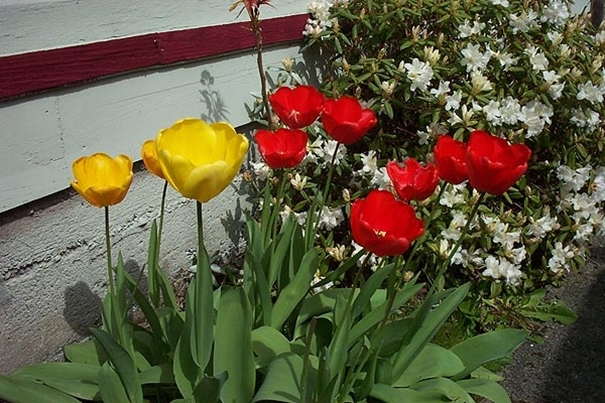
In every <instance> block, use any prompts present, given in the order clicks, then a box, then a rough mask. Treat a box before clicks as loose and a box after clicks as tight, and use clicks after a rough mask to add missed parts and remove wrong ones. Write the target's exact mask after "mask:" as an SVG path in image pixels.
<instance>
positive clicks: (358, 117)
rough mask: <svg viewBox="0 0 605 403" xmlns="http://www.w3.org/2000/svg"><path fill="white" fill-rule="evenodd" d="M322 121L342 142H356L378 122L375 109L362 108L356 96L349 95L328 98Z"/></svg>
mask: <svg viewBox="0 0 605 403" xmlns="http://www.w3.org/2000/svg"><path fill="white" fill-rule="evenodd" d="M321 121H322V123H323V125H324V129H326V133H328V134H329V135H330V136H331V137H332V138H333V139H334V140H336V141H338V142H339V143H342V144H352V143H354V142H356V141H357V140H359V139H360V138H362V137H363V136H364V135H365V134H366V133H367V132H368V131H369V130H370V129H371V128H372V127H374V126H375V125H376V122H377V120H376V115H375V114H374V111H372V110H371V109H364V108H362V107H361V104H360V103H359V101H358V100H357V99H356V98H353V97H348V96H344V97H342V98H340V99H338V100H336V99H328V100H327V101H326V102H325V103H324V109H323V113H322V115H321Z"/></svg>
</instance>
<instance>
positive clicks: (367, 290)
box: [351, 264, 395, 318]
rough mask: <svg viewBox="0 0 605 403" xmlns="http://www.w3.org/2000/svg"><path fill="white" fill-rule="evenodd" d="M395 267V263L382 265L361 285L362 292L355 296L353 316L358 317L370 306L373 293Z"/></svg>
mask: <svg viewBox="0 0 605 403" xmlns="http://www.w3.org/2000/svg"><path fill="white" fill-rule="evenodd" d="M393 268H395V265H394V264H388V265H386V266H383V267H381V268H380V269H378V270H376V272H374V273H373V274H372V275H371V276H370V278H368V279H367V281H366V282H365V283H364V284H363V285H362V286H361V289H360V293H359V295H358V296H357V298H355V302H353V308H352V310H351V316H352V317H354V318H355V317H357V316H358V315H359V314H361V313H362V312H363V311H364V310H365V309H367V308H368V305H369V302H370V298H371V297H372V295H374V293H375V292H376V290H377V289H378V287H380V285H381V284H382V282H383V281H384V280H385V279H386V278H387V276H388V275H389V274H390V273H391V272H392V271H393Z"/></svg>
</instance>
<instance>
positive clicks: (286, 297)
mask: <svg viewBox="0 0 605 403" xmlns="http://www.w3.org/2000/svg"><path fill="white" fill-rule="evenodd" d="M318 259H319V258H318V256H317V252H316V251H315V249H311V250H309V251H308V252H307V253H305V255H304V256H303V258H302V261H301V263H300V267H299V268H298V271H297V273H296V275H295V276H294V278H293V279H292V281H291V282H290V284H288V285H287V286H286V287H284V289H283V290H282V292H281V293H280V294H279V296H278V297H277V301H275V305H274V306H273V312H272V315H271V326H273V327H274V328H276V329H278V328H280V327H281V326H282V325H283V324H284V322H285V321H286V319H288V317H289V316H290V314H291V313H292V311H293V310H294V308H296V305H298V303H299V302H300V301H301V300H302V299H303V297H304V296H305V295H306V294H307V292H308V291H309V288H310V285H311V279H312V278H313V275H314V274H315V271H316V270H317V262H318Z"/></svg>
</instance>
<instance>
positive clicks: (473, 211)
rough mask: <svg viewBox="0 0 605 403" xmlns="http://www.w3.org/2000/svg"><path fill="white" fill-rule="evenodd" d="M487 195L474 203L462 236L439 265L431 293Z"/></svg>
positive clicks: (482, 195) (482, 194)
mask: <svg viewBox="0 0 605 403" xmlns="http://www.w3.org/2000/svg"><path fill="white" fill-rule="evenodd" d="M485 195H486V193H485V192H483V193H481V194H480V195H479V198H478V199H477V201H476V202H475V204H474V205H473V209H472V210H471V214H470V216H469V217H468V220H467V221H466V224H465V225H464V228H463V229H462V232H461V234H460V237H459V238H458V240H457V241H456V244H455V245H454V247H453V248H452V250H451V251H450V254H449V256H448V257H447V259H446V260H444V261H443V262H442V263H441V266H439V271H438V272H437V276H436V277H435V281H434V282H433V284H432V285H431V288H430V290H429V295H430V294H432V293H433V292H434V291H435V288H437V284H439V282H440V280H441V278H442V277H443V276H444V275H445V271H446V270H447V268H448V266H449V265H450V262H451V261H452V258H453V257H454V255H455V254H456V252H457V251H458V248H460V245H461V244H462V241H463V240H464V237H465V236H466V234H468V230H469V228H470V227H471V222H472V221H473V218H475V215H476V214H477V211H478V210H479V206H480V205H481V203H482V202H483V199H484V198H485Z"/></svg>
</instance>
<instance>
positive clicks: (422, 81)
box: [404, 58, 433, 92]
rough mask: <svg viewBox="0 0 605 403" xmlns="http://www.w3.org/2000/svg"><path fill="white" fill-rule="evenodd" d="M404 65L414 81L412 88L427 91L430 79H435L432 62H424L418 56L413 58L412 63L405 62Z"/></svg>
mask: <svg viewBox="0 0 605 403" xmlns="http://www.w3.org/2000/svg"><path fill="white" fill-rule="evenodd" d="M404 67H405V69H406V71H407V73H408V79H409V80H410V81H411V82H412V85H411V86H410V90H412V91H416V89H419V90H420V91H423V92H425V91H426V90H427V86H428V84H429V83H430V81H431V80H432V79H433V69H432V68H431V66H430V64H428V63H426V62H422V61H420V60H418V59H417V58H414V59H413V60H412V63H405V64H404Z"/></svg>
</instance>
